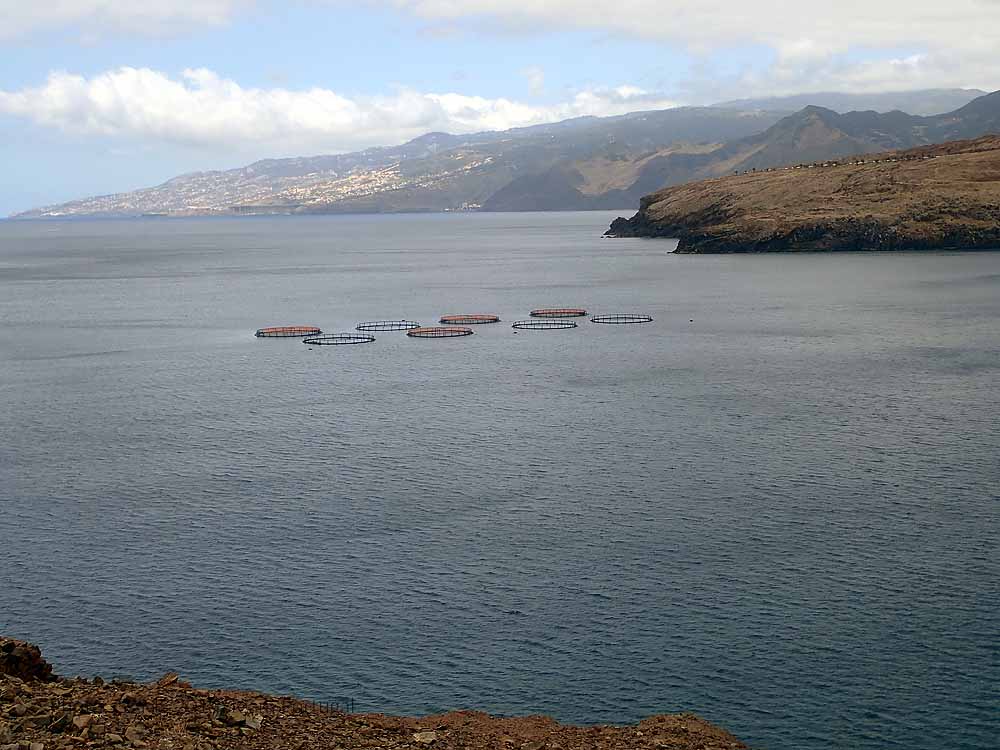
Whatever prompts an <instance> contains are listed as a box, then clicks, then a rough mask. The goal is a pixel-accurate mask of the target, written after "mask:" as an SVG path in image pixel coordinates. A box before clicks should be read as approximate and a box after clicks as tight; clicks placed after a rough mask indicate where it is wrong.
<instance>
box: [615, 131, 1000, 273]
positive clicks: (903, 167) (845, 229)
mask: <svg viewBox="0 0 1000 750" xmlns="http://www.w3.org/2000/svg"><path fill="white" fill-rule="evenodd" d="M607 234H608V235H609V236H613V237H670V238H676V239H678V240H679V241H680V243H679V245H678V247H677V250H676V251H675V252H678V253H752V252H769V251H794V250H810V251H823V250H971V249H1000V136H995V135H991V136H986V137H983V138H978V139H976V140H970V141H955V142H951V143H945V144H941V145H938V146H926V147H922V148H917V149H911V150H908V151H896V152H889V153H884V154H878V155H874V156H864V157H853V158H848V159H844V160H840V161H836V162H826V163H822V164H809V165H799V166H796V167H788V168H782V169H776V170H766V171H757V172H749V173H743V174H739V175H732V176H729V177H722V178H719V179H714V180H704V181H701V182H695V183H688V184H686V185H680V186H677V187H671V188H666V189H664V190H660V191H658V192H656V193H653V194H652V195H648V196H646V197H644V198H643V199H642V201H641V203H640V208H639V212H638V213H637V214H635V216H633V217H632V218H631V219H624V218H619V219H616V220H615V221H614V223H612V225H611V228H610V229H609V230H608V232H607Z"/></svg>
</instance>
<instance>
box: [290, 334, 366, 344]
mask: <svg viewBox="0 0 1000 750" xmlns="http://www.w3.org/2000/svg"><path fill="white" fill-rule="evenodd" d="M374 340H375V337H374V336H372V335H371V334H369V333H328V334H326V335H324V336H313V337H311V338H307V339H302V343H303V344H311V345H315V346H342V345H344V344H370V343H371V342H373V341H374Z"/></svg>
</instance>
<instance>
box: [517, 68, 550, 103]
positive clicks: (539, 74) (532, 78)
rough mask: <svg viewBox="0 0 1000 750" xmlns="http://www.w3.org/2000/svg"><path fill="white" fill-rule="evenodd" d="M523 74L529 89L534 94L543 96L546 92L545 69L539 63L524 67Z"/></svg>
mask: <svg viewBox="0 0 1000 750" xmlns="http://www.w3.org/2000/svg"><path fill="white" fill-rule="evenodd" d="M521 75H523V76H524V77H525V78H526V79H527V81H528V90H529V91H531V93H532V94H533V95H534V96H541V95H542V94H543V93H544V92H545V71H544V70H542V69H541V68H539V67H538V66H537V65H532V66H530V67H528V68H524V69H523V70H522V71H521Z"/></svg>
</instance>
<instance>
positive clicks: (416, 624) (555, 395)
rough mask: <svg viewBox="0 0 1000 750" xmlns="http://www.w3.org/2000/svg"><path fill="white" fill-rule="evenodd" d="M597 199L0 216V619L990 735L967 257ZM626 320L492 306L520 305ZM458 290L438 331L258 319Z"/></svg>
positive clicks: (290, 672) (996, 304)
mask: <svg viewBox="0 0 1000 750" xmlns="http://www.w3.org/2000/svg"><path fill="white" fill-rule="evenodd" d="M611 218H612V215H609V214H604V213H589V214H532V215H485V214H484V215H454V216H416V217H413V216H395V217H392V216H390V217H329V218H302V219H288V218H275V219H244V220H238V221H228V220H190V221H183V220H176V221H162V220H160V221H157V220H148V221H120V222H83V223H71V222H65V223H62V222H57V223H9V222H8V223H0V319H2V322H3V325H2V327H0V410H2V411H0V631H2V632H5V633H7V634H12V635H15V636H20V637H24V638H27V639H30V640H32V641H36V642H38V643H40V644H42V645H43V647H44V650H45V652H46V654H47V655H48V657H49V658H50V660H52V661H53V662H54V663H55V664H56V666H57V669H58V670H59V671H60V672H61V673H63V674H74V673H82V674H93V673H101V674H104V675H106V676H109V675H113V674H124V675H130V676H133V677H135V678H137V679H143V680H145V679H151V678H154V677H157V676H159V675H160V674H162V673H163V672H165V671H167V670H177V671H179V672H180V673H181V674H183V675H184V676H185V677H187V678H188V679H190V680H192V681H193V682H195V683H196V684H199V685H202V686H243V687H247V688H258V689H261V690H266V691H271V692H291V693H294V694H297V695H300V696H303V697H309V698H314V699H329V698H333V697H335V696H341V695H347V696H351V697H353V698H354V699H355V700H356V702H357V708H358V710H369V711H371V710H378V711H386V712H401V713H406V714H412V713H425V712H435V711H440V710H444V709H450V708H455V707H471V708H480V709H484V710H486V711H491V712H498V713H505V714H510V713H528V712H541V713H546V714H552V715H554V716H556V717H557V718H559V719H561V720H564V721H570V722H631V721H635V720H637V719H639V718H641V717H644V716H646V715H649V714H652V713H659V712H671V711H679V710H691V711H695V712H698V713H700V714H702V715H704V716H705V717H707V718H709V719H711V720H713V721H715V722H718V723H720V724H722V725H724V726H726V727H727V728H729V729H730V730H731V731H733V732H734V733H735V734H737V735H738V736H739V737H741V738H742V739H744V740H745V741H747V742H750V743H752V744H753V745H754V746H758V747H764V748H775V749H786V750H801V749H809V748H816V749H817V750H819V749H820V748H823V749H824V750H825V749H827V748H831V747H851V748H872V749H874V748H907V749H908V750H915V749H918V748H928V750H929V749H931V748H934V749H935V750H936V749H937V748H944V747H947V748H982V749H985V748H993V747H995V746H996V744H995V742H996V738H997V736H998V734H1000V718H998V712H997V702H998V698H1000V694H998V685H1000V657H998V632H1000V628H998V625H1000V617H998V611H1000V584H998V581H1000V575H998V574H1000V562H998V552H997V549H998V542H1000V539H998V537H1000V531H998V500H1000V460H998V455H1000V426H998V425H1000V419H998V416H1000V414H998V411H1000V410H998V408H997V407H998V401H997V399H998V395H997V394H998V393H1000V387H998V386H1000V377H998V376H1000V253H958V254H896V255H891V254H874V255H864V254H856V255H855V254H849V255H834V256H830V255H801V256H799V255H775V256H758V257H725V256H722V257H712V256H706V257H698V256H671V255H668V254H667V253H666V252H665V251H666V250H667V249H669V247H670V245H669V243H664V242H657V241H643V240H603V239H600V236H599V235H600V233H601V232H602V231H603V229H604V228H605V227H606V226H607V224H608V222H609V221H610V219H611ZM553 305H559V306H563V305H568V306H577V305H580V306H585V307H587V308H588V309H590V310H592V311H594V312H618V311H627V312H631V311H634V312H642V313H648V314H651V315H653V316H654V317H655V322H653V323H651V324H647V325H641V326H598V325H594V324H591V323H589V322H583V323H582V324H581V327H580V328H578V329H575V330H570V331H554V332H519V333H515V332H514V331H512V330H511V328H510V327H509V322H510V321H512V320H514V319H517V318H521V317H524V316H525V315H526V313H527V312H528V311H529V310H530V309H532V308H534V307H539V306H553ZM462 312H488V313H496V314H499V315H501V316H502V317H503V319H504V321H505V322H504V323H503V324H500V325H495V326H485V327H480V328H479V329H477V332H476V335H475V336H472V337H468V338H464V339H453V340H446V341H420V340H412V339H407V338H406V337H405V336H403V335H402V334H398V333H390V334H382V335H380V336H379V338H378V340H377V341H376V342H375V343H374V344H371V345H366V346H355V347H327V348H315V349H314V348H310V347H306V346H303V345H302V344H301V343H299V342H298V341H295V340H287V341H276V340H257V339H255V338H254V337H253V335H252V333H253V331H254V329H256V328H258V327H260V326H263V325H278V324H294V323H306V324H308V323H315V324H318V325H321V326H323V327H324V329H326V330H328V331H338V330H351V329H352V328H353V326H354V324H355V323H357V322H358V321H361V320H369V319H378V318H399V317H407V318H410V319H415V320H419V321H423V322H432V321H434V320H436V319H437V317H439V316H440V315H441V314H445V313H462Z"/></svg>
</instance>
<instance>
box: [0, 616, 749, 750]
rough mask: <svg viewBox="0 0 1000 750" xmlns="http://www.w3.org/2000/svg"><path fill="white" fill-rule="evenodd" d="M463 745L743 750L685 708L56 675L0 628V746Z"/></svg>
mask: <svg viewBox="0 0 1000 750" xmlns="http://www.w3.org/2000/svg"><path fill="white" fill-rule="evenodd" d="M313 747H316V748H334V747H337V748H355V747H357V748H361V747H365V748H376V747H377V748H428V747H433V748H441V749H451V748H454V749H455V750H458V748H470V749H472V750H487V748H489V749H491V750H493V749H494V748H500V749H501V750H505V749H506V748H510V750H514V749H515V748H525V749H527V750H541V749H542V748H552V749H553V750H584V748H606V749H608V750H642V749H645V748H649V749H652V748H671V749H673V750H696V749H697V750H744V749H745V748H746V745H744V744H743V743H742V742H740V741H739V740H737V739H736V738H735V737H734V736H733V735H731V734H729V733H728V732H727V731H725V730H724V729H721V728H719V727H716V726H714V725H712V724H710V723H709V722H707V721H705V720H704V719H701V718H699V717H698V716H695V715H694V714H688V713H684V714H669V715H657V716H651V717H649V718H646V719H643V720H642V721H640V722H639V723H638V724H635V725H631V726H586V727H580V726H569V725H563V724H560V723H558V722H556V721H555V720H554V719H551V718H549V717H546V716H526V717H494V716H489V715H488V714H485V713H482V712H479V711H465V710H463V711H451V712H448V713H444V714H438V715H433V716H424V717H405V716H387V715H384V714H361V713H347V712H344V711H341V710H339V709H337V708H334V707H330V706H325V705H321V704H317V703H314V702H311V701H306V700H301V699H297V698H294V697H290V696H274V695H266V694H263V693H256V692H248V691H241V690H203V689H199V688H196V687H192V686H191V685H190V684H189V683H187V682H185V681H184V680H182V679H181V678H180V677H179V676H178V675H177V674H175V673H167V674H165V675H164V676H163V677H162V678H161V679H159V680H158V681H156V682H154V683H149V684H142V683H135V682H126V681H120V680H115V681H112V682H110V683H108V682H105V681H104V680H103V679H101V678H100V677H95V678H93V679H85V678H81V677H74V678H63V677H58V676H56V675H55V674H54V673H53V670H52V667H51V665H49V664H48V662H46V661H45V659H44V658H43V657H42V655H41V651H40V649H38V647H37V646H34V645H33V644H30V643H26V642H24V641H18V640H14V639H10V638H4V637H3V636H0V750H57V749H60V750H61V749H68V748H135V749H136V750H145V749H147V748H149V749H152V750H167V749H168V748H169V749H171V750H227V749H235V748H251V749H254V750H257V749H261V750H264V749H265V748H266V749H268V750H270V749H272V748H273V749H274V750H278V749H281V750H286V749H287V750H295V749H303V750H304V749H306V748H313Z"/></svg>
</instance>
